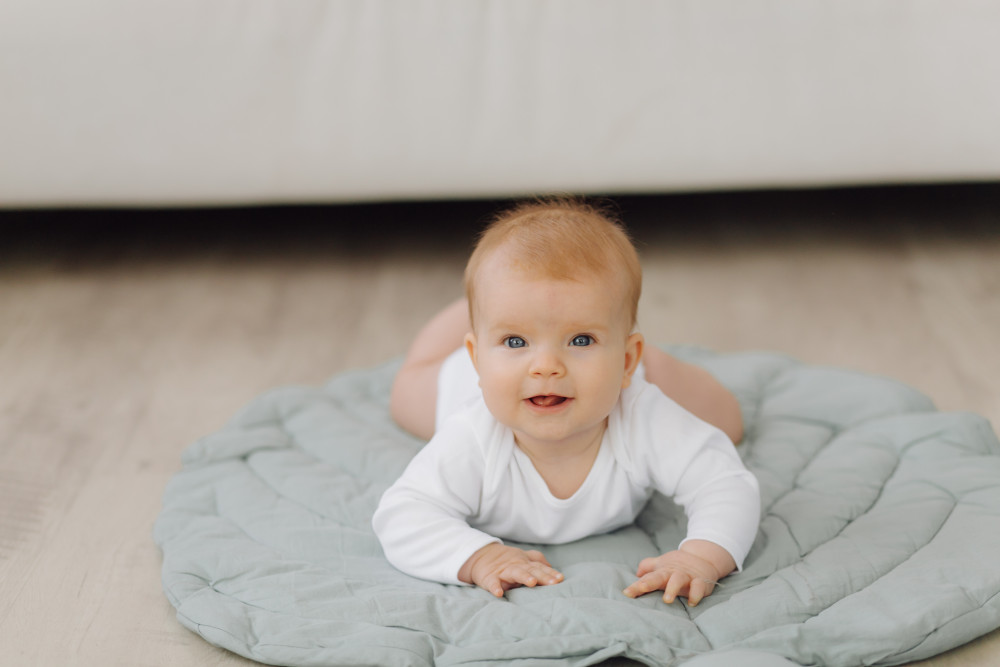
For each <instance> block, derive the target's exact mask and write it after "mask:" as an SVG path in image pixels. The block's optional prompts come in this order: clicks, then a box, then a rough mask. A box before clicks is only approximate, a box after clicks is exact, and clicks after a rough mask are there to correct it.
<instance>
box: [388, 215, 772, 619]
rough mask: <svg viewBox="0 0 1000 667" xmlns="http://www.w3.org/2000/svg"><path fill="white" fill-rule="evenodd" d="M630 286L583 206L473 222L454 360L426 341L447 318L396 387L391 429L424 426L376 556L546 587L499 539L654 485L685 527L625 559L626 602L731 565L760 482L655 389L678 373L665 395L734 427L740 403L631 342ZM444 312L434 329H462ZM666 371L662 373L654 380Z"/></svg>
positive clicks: (611, 516) (619, 503) (618, 503)
mask: <svg viewBox="0 0 1000 667" xmlns="http://www.w3.org/2000/svg"><path fill="white" fill-rule="evenodd" d="M640 291H641V269H640V267H639V261H638V256H637V254H636V252H635V249H634V247H633V245H632V243H631V241H630V240H629V238H628V236H627V235H626V233H625V232H624V230H623V229H622V228H621V227H620V226H619V225H618V224H616V223H614V222H613V221H611V220H610V219H609V218H608V217H607V216H605V215H604V214H603V213H601V212H600V211H598V210H596V209H594V208H592V207H590V206H587V205H585V204H581V203H579V202H576V201H566V200H549V201H543V202H539V203H536V204H526V205H521V206H519V207H516V208H515V209H513V210H511V211H509V212H507V213H505V214H502V215H501V216H499V217H498V218H497V219H496V220H495V221H494V222H493V224H492V225H491V226H490V227H488V228H487V230H486V231H485V232H484V234H483V235H482V237H481V239H480V241H479V244H478V245H477V247H476V249H475V251H474V252H473V254H472V256H471V257H470V259H469V264H468V266H467V268H466V292H467V297H468V317H469V319H470V320H471V329H472V330H471V331H470V332H468V333H466V334H465V341H464V342H465V345H464V349H459V350H458V351H457V352H454V353H451V352H452V350H453V347H452V346H451V345H448V346H447V347H445V346H444V343H445V342H446V341H447V339H448V336H445V335H442V336H441V337H440V338H441V340H440V341H438V342H436V343H435V340H434V339H435V333H436V331H443V330H444V329H445V328H447V327H451V328H454V325H453V324H449V323H445V324H440V323H439V324H437V325H435V327H436V329H435V327H431V330H430V331H425V332H424V334H422V335H423V336H424V338H425V340H428V339H429V340H430V343H429V346H430V347H434V348H436V352H434V353H428V352H427V351H426V350H425V351H423V352H420V351H419V350H418V351H417V356H418V357H420V358H419V359H417V360H413V359H410V360H408V363H405V364H404V367H403V369H402V370H401V371H400V377H399V378H398V379H397V387H394V391H393V403H394V406H393V413H394V416H396V418H397V420H398V421H400V423H402V424H403V425H404V426H411V430H413V431H415V432H418V433H419V432H420V431H421V428H420V425H421V424H426V421H427V417H426V413H427V412H428V411H430V418H433V417H434V410H435V409H436V412H437V419H436V423H435V427H436V429H437V430H436V432H435V433H434V434H433V437H432V438H431V440H430V442H429V443H428V444H427V445H426V446H425V447H424V448H423V449H422V450H421V451H420V452H419V453H418V454H417V455H416V456H415V457H414V459H413V461H412V462H411V463H410V465H409V466H408V467H407V469H406V471H405V472H404V473H403V475H402V476H401V477H400V479H399V480H397V481H396V483H395V484H393V486H392V487H391V488H389V490H387V491H386V493H385V494H384V495H383V497H382V499H381V502H380V503H379V506H378V509H377V510H376V512H375V516H374V518H373V527H374V529H375V532H376V534H377V536H378V538H379V540H380V541H381V543H382V547H383V549H384V550H385V554H386V557H387V558H388V560H389V562H390V563H392V564H393V565H394V566H395V567H396V568H398V569H399V570H401V571H403V572H405V573H407V574H410V575H412V576H415V577H420V578H423V579H429V580H432V581H439V582H443V583H451V584H474V585H477V586H480V587H481V588H484V589H485V590H487V591H489V592H491V593H492V594H494V595H496V596H498V597H501V596H503V594H504V591H506V590H509V589H510V588H513V587H515V586H536V585H551V584H557V583H559V582H560V581H562V580H563V575H562V573H561V572H559V571H558V570H557V569H556V568H555V567H553V566H552V565H551V564H550V563H549V562H548V561H547V560H546V558H545V557H544V556H543V555H542V554H541V553H539V552H537V551H525V550H522V549H519V548H516V547H512V546H508V545H505V544H503V542H502V541H501V538H505V539H510V540H514V541H518V542H527V543H535V544H562V543H566V542H571V541H574V540H578V539H581V538H584V537H587V536H589V535H595V534H600V533H605V532H609V531H612V530H615V529H617V528H621V527H623V526H626V525H629V524H630V523H632V522H633V521H634V520H635V517H636V515H637V514H638V513H639V511H640V510H641V509H642V508H643V506H644V505H645V504H646V502H647V501H648V500H649V498H650V497H651V496H652V494H653V493H654V492H656V491H659V492H660V493H663V494H664V495H667V496H670V497H672V498H673V499H674V500H675V501H676V502H677V503H679V504H680V505H682V506H683V507H684V510H685V513H686V514H687V516H688V533H687V536H686V538H685V539H684V540H683V541H682V542H681V544H680V545H679V546H678V548H677V550H675V551H670V552H668V553H665V554H662V555H654V556H653V557H650V558H647V559H645V560H643V561H642V562H641V563H639V567H638V570H637V577H638V579H637V581H635V582H634V583H633V584H631V585H630V586H628V587H627V588H626V589H625V590H624V594H625V595H626V596H628V597H636V596H639V595H643V594H645V593H648V592H651V591H654V590H663V599H664V600H665V601H666V602H672V601H673V600H674V599H675V598H676V597H677V596H684V597H687V599H688V601H689V603H690V604H692V605H696V604H698V602H699V601H700V600H701V599H702V598H704V597H705V596H706V595H709V594H710V593H711V592H712V590H713V589H714V587H715V584H716V583H717V582H718V581H719V580H720V579H722V578H723V577H725V576H726V575H728V574H730V573H731V572H732V571H734V570H736V569H738V568H740V567H742V563H743V560H744V558H745V557H746V554H747V552H748V551H749V549H750V546H751V544H752V543H753V540H754V537H755V535H756V532H757V526H758V522H759V515H760V496H759V491H758V487H757V481H756V479H755V478H754V477H753V475H752V474H751V473H750V472H748V471H747V470H746V469H745V468H744V467H743V464H742V462H741V461H740V458H739V456H738V455H737V454H736V450H735V448H734V446H733V443H732V441H731V440H730V437H728V436H727V435H726V433H724V432H723V431H722V430H720V429H719V428H717V427H715V426H712V425H711V424H709V423H707V422H706V421H702V419H699V418H698V417H696V416H695V415H693V414H692V413H691V412H689V411H688V410H686V409H684V408H682V407H681V406H680V405H678V403H677V402H675V401H674V400H672V399H671V398H668V396H667V395H666V394H664V392H663V391H661V388H660V386H666V387H668V388H673V387H681V385H683V384H684V383H680V382H679V381H678V378H680V377H683V378H690V380H691V382H690V383H688V385H687V386H683V388H678V389H677V390H676V393H678V394H680V395H686V396H689V395H696V396H698V397H700V398H697V399H692V403H694V404H698V407H699V410H700V411H701V412H702V413H703V415H706V418H707V419H713V420H714V421H716V422H717V423H720V424H722V425H725V426H726V427H727V430H729V431H730V432H735V433H737V434H738V432H739V428H740V427H739V417H738V405H736V404H735V399H733V398H732V396H731V395H730V394H729V393H728V392H726V391H725V390H724V389H722V388H721V385H718V383H716V382H715V381H714V380H713V379H711V378H710V377H708V376H707V375H706V374H703V373H701V372H697V371H693V370H691V369H690V368H688V367H686V365H682V364H680V362H677V361H676V360H673V359H672V358H669V357H668V355H665V353H663V352H661V351H660V350H657V349H655V348H649V349H646V348H645V344H644V340H643V337H642V335H641V334H639V333H636V332H635V331H634V327H635V322H636V311H637V306H638V300H639V293H640ZM458 308H459V307H458V306H456V307H453V308H452V309H451V313H450V314H449V315H445V316H444V320H449V319H450V320H451V322H457V323H459V324H458V326H459V327H460V329H461V328H464V329H465V330H466V331H467V330H468V328H467V326H462V324H461V323H462V318H461V317H460V316H459V314H458ZM462 316H463V317H464V314H462ZM442 349H444V350H446V351H447V352H448V353H451V354H441V353H440V351H441V350H442ZM644 353H645V355H646V357H645V358H644ZM413 356H414V353H413V351H412V350H411V358H412V357H413ZM410 361H414V363H409V362H410ZM640 361H643V362H644V363H643V364H640ZM644 367H645V369H646V370H648V371H649V375H650V376H651V377H650V379H651V380H655V383H651V382H648V381H647V379H646V377H644V375H645V373H644ZM672 368H676V369H678V373H677V375H676V376H673V377H664V379H663V380H662V381H660V380H657V379H656V378H653V377H652V375H653V372H654V371H656V372H657V373H659V374H661V375H666V376H669V373H666V374H664V373H663V370H664V369H672ZM477 376H478V387H477V386H476V381H477ZM658 385H660V386H658ZM671 390H672V391H674V390H673V389H671ZM466 396H468V398H467V399H466V398H465V397H466ZM705 396H713V397H718V399H719V400H718V401H715V400H713V401H711V402H710V403H711V404H710V405H709V404H706V402H705V399H704V397H705ZM428 397H430V400H431V401H434V402H435V403H436V407H429V403H428V400H429V399H428ZM408 398H409V399H411V400H407V399H408ZM685 400H686V398H685ZM698 401H701V403H700V404H699V403H698ZM734 406H735V407H734ZM734 410H735V411H736V416H735V418H734V416H733V411H734ZM418 412H419V414H416V413H418ZM408 419H409V420H410V421H409V423H407V420H408ZM421 420H423V421H421ZM734 423H735V424H736V426H733V424H734ZM736 437H737V438H738V437H739V436H738V435H736Z"/></svg>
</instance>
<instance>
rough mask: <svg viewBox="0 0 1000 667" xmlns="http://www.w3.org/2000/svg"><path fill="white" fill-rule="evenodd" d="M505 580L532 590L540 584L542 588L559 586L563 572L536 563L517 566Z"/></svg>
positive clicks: (511, 569) (509, 572)
mask: <svg viewBox="0 0 1000 667" xmlns="http://www.w3.org/2000/svg"><path fill="white" fill-rule="evenodd" d="M505 578H506V579H507V580H508V581H509V582H511V583H514V584H520V585H522V586H528V587H529V588H530V587H532V586H537V585H539V584H541V585H542V586H549V585H552V584H558V583H559V582H560V581H562V579H563V575H562V573H561V572H559V571H558V570H555V569H553V568H552V567H550V566H549V565H547V564H546V565H543V564H541V563H538V562H534V563H530V564H527V565H516V566H514V567H512V568H510V570H509V571H508V572H507V576H506V577H505Z"/></svg>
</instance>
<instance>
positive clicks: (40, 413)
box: [0, 186, 1000, 667]
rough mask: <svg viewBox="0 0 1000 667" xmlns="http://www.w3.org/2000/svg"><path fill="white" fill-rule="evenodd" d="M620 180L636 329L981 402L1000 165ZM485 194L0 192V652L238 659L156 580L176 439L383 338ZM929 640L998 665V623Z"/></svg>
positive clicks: (449, 275)
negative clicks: (796, 180) (8, 209)
mask: <svg viewBox="0 0 1000 667" xmlns="http://www.w3.org/2000/svg"><path fill="white" fill-rule="evenodd" d="M619 203H620V205H621V207H622V211H623V214H624V216H625V219H626V221H627V222H629V223H630V225H631V226H632V227H633V231H634V232H635V234H636V236H637V237H638V240H639V243H640V248H641V253H642V255H643V259H644V265H645V270H646V284H645V296H644V299H643V304H642V309H641V313H640V318H641V322H640V324H641V327H642V328H643V330H644V333H645V334H646V337H647V339H649V340H651V341H654V342H668V341H669V342H693V343H699V344H702V345H706V346H709V347H711V348H715V349H717V350H721V351H734V350H748V349H764V350H776V351H781V352H785V353H788V354H791V355H794V356H796V357H798V358H800V359H802V360H804V361H807V362H810V363H818V364H834V365H837V366H843V367H847V368H852V369H857V370H861V371H865V372H870V373H877V374H883V375H889V376H892V377H895V378H898V379H900V380H903V381H904V382H907V383H909V384H911V385H913V386H916V387H917V388H919V389H921V390H922V391H924V392H925V393H927V394H928V395H930V396H931V397H932V398H933V399H934V400H935V401H936V402H937V404H938V406H939V407H940V408H941V409H943V410H969V411H974V412H978V413H980V414H983V415H985V416H986V417H988V418H989V419H990V420H991V421H992V422H993V423H994V424H995V425H996V424H1000V349H998V341H1000V187H997V186H966V187H936V188H915V189H877V190H846V191H813V192H796V193H753V194H717V195H700V196H696V195H688V196H674V197H650V198H641V197H636V198H623V199H620V200H619ZM494 206H495V203H493V202H467V203H452V204H440V203H438V204H420V205H404V204H394V205H379V206H350V207H332V208H321V207H312V208H298V209H262V210H230V211H216V212H206V211H186V212H173V213H170V212H161V213H156V212H129V211H119V212H89V213H79V212H78V213H75V214H65V213H64V214H55V213H46V212H31V213H7V214H0V232H2V234H3V236H2V239H3V240H2V241H0V647H3V648H2V658H0V661H2V662H3V663H4V664H11V665H70V664H74V665H102V666H105V665H130V666H135V665H189V664H198V665H237V664H252V663H250V662H249V661H247V660H244V659H242V658H238V657H237V656H234V655H232V654H229V653H227V652H225V651H223V650H220V649H216V648H214V647H211V646H209V645H208V644H207V643H206V642H204V641H203V640H202V639H201V638H200V637H198V636H196V635H194V634H192V633H190V632H188V631H187V630H185V629H183V628H182V627H181V626H180V625H179V624H178V623H177V621H176V620H175V618H174V614H173V610H172V608H171V607H170V605H169V604H168V602H167V600H166V599H165V597H164V596H163V594H162V591H161V589H160V582H159V568H160V554H159V552H158V550H157V548H156V546H155V545H154V544H153V541H152V539H151V527H152V524H153V521H154V519H155V518H156V516H157V513H158V511H159V507H160V499H161V496H162V492H163V489H164V486H165V485H166V483H167V481H168V479H169V478H170V477H171V476H172V475H173V474H174V473H175V472H176V471H177V470H178V468H179V465H180V454H181V451H182V450H183V449H184V448H185V447H186V446H187V445H188V444H189V443H191V442H192V441H194V440H195V439H196V438H198V437H199V436H201V435H204V434H206V433H209V432H212V431H214V430H216V429H218V428H219V427H221V426H222V424H223V423H224V422H225V421H226V420H227V419H228V418H229V417H230V416H231V415H233V413H234V412H235V411H236V410H237V409H238V408H239V407H241V406H242V405H244V404H245V403H246V402H247V401H249V400H250V399H251V398H252V397H254V396H255V395H257V394H259V393H261V392H263V391H264V390H266V389H269V388H271V387H274V386H276V385H282V384H289V383H294V384H317V383H321V382H323V381H324V380H325V379H327V378H328V377H329V376H332V375H334V374H336V373H338V372H340V371H343V370H345V369H349V368H359V367H366V366H370V365H374V364H378V363H381V362H383V361H385V360H387V359H390V358H392V357H395V356H397V355H400V354H401V353H402V352H403V351H404V349H405V347H406V345H407V343H408V341H409V340H410V338H411V337H412V335H413V334H414V333H415V331H416V330H417V328H418V327H419V326H420V325H421V324H422V322H423V321H424V320H425V319H426V318H427V317H429V316H430V315H431V314H432V313H433V312H434V311H435V310H436V309H437V308H439V307H441V306H443V305H444V304H446V303H447V302H448V301H450V300H451V299H452V298H454V297H456V296H458V295H459V293H460V285H459V279H460V274H461V270H462V266H463V263H464V259H465V255H466V252H467V249H468V245H469V243H470V241H471V238H472V236H473V233H474V231H475V230H476V229H477V227H478V226H479V224H480V223H481V221H482V219H483V216H484V215H486V214H488V213H489V212H490V211H491V210H493V208H494ZM984 557H991V558H995V557H996V554H992V555H986V554H984ZM931 664H933V665H936V666H938V667H943V666H945V665H959V664H961V665H973V666H983V667H985V666H986V665H990V666H992V665H996V664H1000V634H998V633H994V634H993V635H991V636H989V637H987V638H986V639H984V640H980V641H978V642H974V643H973V644H972V645H970V646H968V647H965V648H963V649H960V650H958V651H956V652H952V653H951V654H947V655H945V656H941V657H939V658H937V659H935V660H933V661H932V662H931Z"/></svg>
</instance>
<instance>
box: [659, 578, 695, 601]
mask: <svg viewBox="0 0 1000 667" xmlns="http://www.w3.org/2000/svg"><path fill="white" fill-rule="evenodd" d="M690 583H691V576H690V575H688V574H687V573H686V572H680V571H674V572H672V573H671V574H670V579H668V580H667V585H666V586H664V587H663V601H664V602H666V603H667V604H670V603H671V602H673V601H674V600H676V599H677V596H678V594H680V592H681V591H683V590H684V589H685V588H686V587H687V585H688V584H690ZM689 594H690V593H689ZM688 600H690V598H688Z"/></svg>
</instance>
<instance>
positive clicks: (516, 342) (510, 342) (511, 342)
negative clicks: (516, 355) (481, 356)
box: [503, 336, 528, 349]
mask: <svg viewBox="0 0 1000 667" xmlns="http://www.w3.org/2000/svg"><path fill="white" fill-rule="evenodd" d="M503 344H504V345H506V346H507V347H509V348H512V349H517V348H520V347H524V346H525V345H527V344H528V343H527V342H526V341H525V340H524V339H523V338H521V337H520V336H508V337H507V338H504V340H503Z"/></svg>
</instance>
